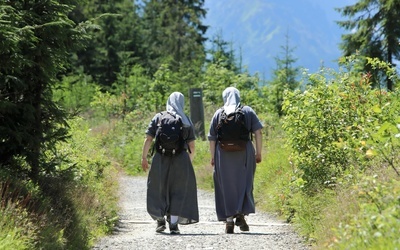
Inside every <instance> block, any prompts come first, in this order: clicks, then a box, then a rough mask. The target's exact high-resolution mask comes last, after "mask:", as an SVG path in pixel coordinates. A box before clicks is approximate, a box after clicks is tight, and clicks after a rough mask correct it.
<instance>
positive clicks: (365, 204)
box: [332, 176, 400, 249]
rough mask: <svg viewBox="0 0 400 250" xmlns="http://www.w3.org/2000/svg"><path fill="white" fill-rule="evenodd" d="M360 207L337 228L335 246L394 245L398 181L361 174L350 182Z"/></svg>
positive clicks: (397, 241)
mask: <svg viewBox="0 0 400 250" xmlns="http://www.w3.org/2000/svg"><path fill="white" fill-rule="evenodd" d="M354 190H355V191H356V192H357V194H358V199H359V202H360V204H361V205H360V211H359V212H358V213H357V214H355V215H354V217H353V218H352V219H351V220H350V222H349V223H343V224H341V225H340V227H339V228H338V230H337V240H336V242H335V243H333V244H332V247H334V248H335V249H397V247H398V246H400V238H399V233H400V231H399V224H400V199H399V197H400V181H399V180H395V179H391V180H387V181H382V179H381V180H380V179H378V178H377V176H373V177H368V176H367V177H363V179H362V180H361V181H360V183H358V184H357V185H355V186H354Z"/></svg>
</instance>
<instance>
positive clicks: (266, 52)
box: [205, 0, 356, 79]
mask: <svg viewBox="0 0 400 250" xmlns="http://www.w3.org/2000/svg"><path fill="white" fill-rule="evenodd" d="M332 2H334V3H332ZM355 2H356V1H355V0H337V1H321V0H301V1H298V0H218V1H217V0H209V1H206V4H205V5H206V8H207V10H208V13H207V17H206V20H205V24H206V25H209V26H210V28H209V31H208V33H207V35H208V36H209V37H212V36H213V35H214V34H216V33H217V32H219V31H221V32H222V35H223V37H224V39H225V40H226V41H228V42H232V43H233V45H234V48H235V51H236V54H237V57H239V53H241V55H242V65H244V66H247V67H248V69H249V71H250V73H255V72H259V73H260V74H261V75H263V76H264V78H265V79H269V78H270V77H269V75H270V74H271V71H272V70H273V69H274V67H275V60H274V58H275V57H277V56H280V55H281V53H282V52H283V51H282V49H281V46H284V45H285V43H286V38H285V36H286V34H287V35H288V36H289V46H290V47H291V48H294V52H293V55H294V57H296V58H297V59H298V61H297V65H296V66H300V67H305V68H308V69H309V70H310V72H314V71H316V70H318V68H319V67H320V66H321V65H322V64H323V65H324V66H325V67H333V68H336V67H337V64H336V62H335V60H336V59H337V58H338V57H339V56H340V50H339V43H340V39H341V35H342V34H344V32H345V31H344V30H342V29H340V28H339V26H338V25H337V24H336V23H335V21H338V20H343V18H342V17H340V15H339V14H338V13H337V12H336V11H335V10H334V8H335V7H343V6H346V5H350V4H354V3H355ZM240 51H241V52H240Z"/></svg>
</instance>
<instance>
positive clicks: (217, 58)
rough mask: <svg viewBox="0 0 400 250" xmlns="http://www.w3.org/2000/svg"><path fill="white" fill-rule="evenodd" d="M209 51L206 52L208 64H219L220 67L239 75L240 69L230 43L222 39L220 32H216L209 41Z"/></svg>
mask: <svg viewBox="0 0 400 250" xmlns="http://www.w3.org/2000/svg"><path fill="white" fill-rule="evenodd" d="M210 42H211V49H210V50H209V51H208V56H209V57H210V58H209V59H208V62H209V63H212V64H220V65H221V66H222V67H224V68H226V69H228V70H231V71H234V72H235V73H237V74H239V73H240V67H239V66H238V65H237V60H236V57H235V53H234V50H233V49H232V43H228V42H227V41H225V40H224V39H223V38H222V32H218V33H217V34H215V35H214V36H213V37H212V39H211V41H210Z"/></svg>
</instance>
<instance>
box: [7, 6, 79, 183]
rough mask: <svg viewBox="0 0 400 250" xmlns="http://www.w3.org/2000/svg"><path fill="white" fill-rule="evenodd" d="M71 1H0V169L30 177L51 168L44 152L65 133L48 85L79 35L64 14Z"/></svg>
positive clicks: (68, 11)
mask: <svg viewBox="0 0 400 250" xmlns="http://www.w3.org/2000/svg"><path fill="white" fill-rule="evenodd" d="M73 2H75V1H72V0H69V1H68V0H65V1H5V0H2V1H1V4H0V23H1V26H0V45H1V46H0V167H1V168H3V169H8V170H9V171H12V172H14V173H19V174H20V175H23V176H25V175H29V176H30V178H31V179H33V180H34V181H37V180H38V177H39V173H46V174H47V173H50V172H51V171H52V170H53V167H54V166H52V165H49V164H47V162H46V160H45V151H46V150H48V149H52V148H53V147H54V145H55V143H56V141H58V140H60V139H63V138H65V136H66V132H67V131H66V124H65V118H66V114H65V113H63V112H62V110H60V109H59V108H58V107H57V106H56V104H55V103H54V102H53V101H52V92H51V88H52V86H53V85H54V83H55V81H56V80H57V79H56V78H57V76H58V74H59V73H60V72H61V71H62V70H63V69H64V68H65V66H66V62H67V61H68V58H69V56H70V52H72V51H73V50H74V49H76V48H77V46H79V45H80V44H81V43H82V39H83V37H84V36H83V32H82V30H80V29H78V28H79V27H76V26H75V24H74V22H72V21H71V20H70V19H69V18H68V14H69V13H70V11H71V10H72V8H73V7H72V5H71V4H72V3H73Z"/></svg>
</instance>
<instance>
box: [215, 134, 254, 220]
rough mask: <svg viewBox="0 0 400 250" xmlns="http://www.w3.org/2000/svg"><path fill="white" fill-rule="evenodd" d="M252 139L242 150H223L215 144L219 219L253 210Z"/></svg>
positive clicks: (216, 199) (216, 201) (216, 200)
mask: <svg viewBox="0 0 400 250" xmlns="http://www.w3.org/2000/svg"><path fill="white" fill-rule="evenodd" d="M254 155H255V151H254V147H253V145H252V143H251V142H248V143H247V147H246V150H245V151H240V152H225V151H222V150H221V148H220V147H219V145H218V144H217V147H216V152H215V157H214V163H215V166H214V191H215V206H216V212H217V217H218V220H219V221H225V220H226V218H228V217H230V216H235V215H237V214H245V215H248V214H250V213H255V204H254V197H253V181H254V173H255V169H256V162H255V157H254Z"/></svg>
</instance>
